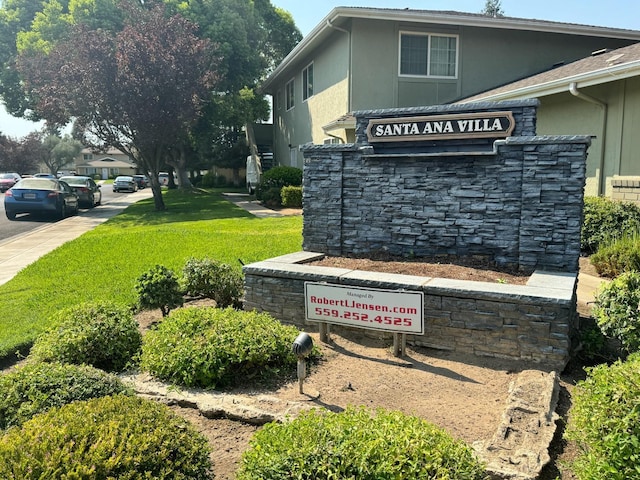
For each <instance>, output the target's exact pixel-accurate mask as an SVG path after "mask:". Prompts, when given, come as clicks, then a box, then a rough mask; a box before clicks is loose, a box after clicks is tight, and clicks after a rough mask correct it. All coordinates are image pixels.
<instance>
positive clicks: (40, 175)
mask: <svg viewBox="0 0 640 480" xmlns="http://www.w3.org/2000/svg"><path fill="white" fill-rule="evenodd" d="M34 177H35V178H58V177H56V176H55V175H54V174H52V173H36V174H35V175H34Z"/></svg>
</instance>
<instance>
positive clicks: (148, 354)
mask: <svg viewBox="0 0 640 480" xmlns="http://www.w3.org/2000/svg"><path fill="white" fill-rule="evenodd" d="M298 333H299V332H298V329H296V328H295V327H292V326H284V325H282V324H281V323H280V322H279V321H278V320H276V319H275V318H273V317H271V316H270V315H268V314H266V313H258V312H245V311H239V310H234V309H232V308H226V309H219V308H211V307H200V308H195V307H187V308H182V309H178V310H175V311H173V312H171V314H170V315H169V316H168V317H167V318H165V319H164V320H163V321H162V322H161V323H160V324H159V325H158V326H157V328H155V329H153V330H150V331H149V332H148V333H147V334H146V335H145V339H144V345H143V347H142V355H141V360H140V368H141V369H142V370H144V371H148V372H150V373H151V374H153V375H154V376H155V377H157V378H159V379H162V380H166V381H168V382H171V383H176V384H180V385H185V386H189V387H191V386H197V387H204V388H215V387H217V386H224V385H228V384H229V383H231V382H232V381H233V380H237V381H241V380H242V379H243V378H244V377H245V376H248V375H256V374H264V373H267V372H269V371H273V370H277V369H280V368H286V369H287V370H291V369H293V371H295V365H296V362H297V359H296V357H295V355H293V353H292V352H291V346H292V344H293V341H294V340H295V338H296V336H297V335H298Z"/></svg>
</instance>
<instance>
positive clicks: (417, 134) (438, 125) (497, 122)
mask: <svg viewBox="0 0 640 480" xmlns="http://www.w3.org/2000/svg"><path fill="white" fill-rule="evenodd" d="M514 128H515V121H514V119H513V113H512V112H482V113H461V114H458V115H431V116H424V117H400V118H382V119H375V118H374V119H371V120H369V125H368V127H367V138H368V139H369V142H372V143H375V142H407V141H422V140H448V139H456V138H465V139H471V138H496V139H497V138H506V137H508V136H510V135H511V132H513V129H514Z"/></svg>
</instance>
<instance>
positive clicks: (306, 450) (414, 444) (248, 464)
mask: <svg viewBox="0 0 640 480" xmlns="http://www.w3.org/2000/svg"><path fill="white" fill-rule="evenodd" d="M236 478H237V479H238V480H249V479H254V478H270V479H272V480H277V479H282V480H285V479H290V478H313V479H330V478H357V479H358V480H369V479H370V480H378V479H382V478H389V479H390V478H402V479H403V480H411V479H425V478H429V479H443V480H444V479H465V480H475V479H478V480H480V479H485V478H487V477H486V474H485V471H484V468H483V466H482V465H481V464H480V462H479V461H478V460H477V459H476V458H475V456H474V453H473V451H472V449H471V448H470V447H469V446H467V445H465V444H464V443H463V442H460V441H457V440H455V439H453V438H452V437H451V436H450V435H449V434H448V433H446V432H445V431H444V430H441V429H439V428H438V427H436V426H434V425H432V424H430V423H428V422H427V421H425V420H422V419H420V418H417V417H413V416H408V415H405V414H403V413H401V412H393V411H385V410H383V409H379V410H377V411H376V413H375V414H372V413H371V412H370V411H368V410H366V409H365V408H355V407H349V408H347V409H346V410H345V411H343V412H340V413H332V412H324V411H317V410H313V411H309V412H306V413H302V414H301V415H300V416H299V417H298V418H296V419H295V420H293V421H291V422H289V423H284V424H278V423H271V424H268V425H265V427H264V428H263V429H261V430H259V431H258V432H256V433H255V435H254V436H253V439H252V440H251V445H250V448H249V450H247V451H246V452H245V453H244V454H243V457H242V465H241V467H240V470H239V472H238V475H237V477H236Z"/></svg>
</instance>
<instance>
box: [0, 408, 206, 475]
mask: <svg viewBox="0 0 640 480" xmlns="http://www.w3.org/2000/svg"><path fill="white" fill-rule="evenodd" d="M209 455H210V450H209V446H208V444H207V441H206V439H205V438H204V437H203V436H202V435H201V434H199V433H198V432H197V431H196V430H195V429H194V428H193V427H192V426H191V425H190V424H189V423H188V422H187V421H186V420H184V419H183V418H181V417H179V416H177V415H176V414H174V413H173V412H172V411H171V410H170V409H169V407H167V406H166V405H162V404H160V403H158V402H154V401H151V400H144V399H141V398H137V397H135V396H124V395H115V396H109V397H102V398H96V399H92V400H87V401H78V402H73V403H70V404H68V405H64V406H62V407H59V408H53V409H51V410H49V411H48V412H46V413H42V414H39V415H36V416H34V417H33V418H32V419H30V420H28V421H26V422H25V423H23V424H22V425H21V426H20V427H14V428H11V429H9V430H8V431H7V432H6V433H5V434H4V435H3V436H2V437H0V478H7V479H8V478H11V479H13V480H32V479H34V478H67V479H72V478H76V479H80V478H103V479H107V478H117V479H120V480H138V479H139V480H142V479H151V478H153V479H167V480H168V479H182V480H208V479H213V478H214V475H213V472H212V467H211V460H210V456H209Z"/></svg>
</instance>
